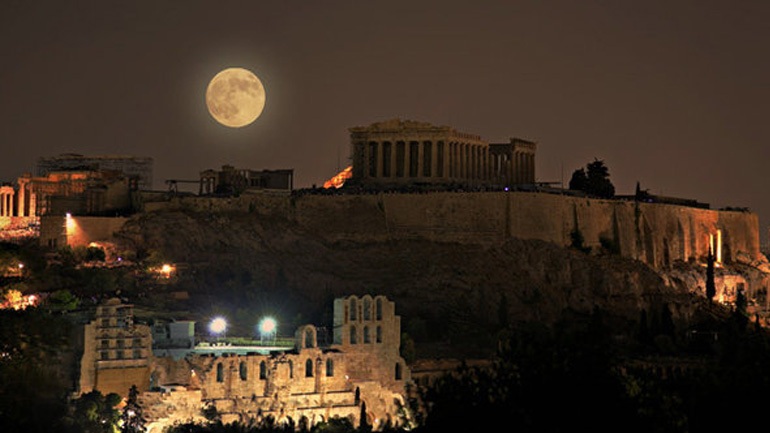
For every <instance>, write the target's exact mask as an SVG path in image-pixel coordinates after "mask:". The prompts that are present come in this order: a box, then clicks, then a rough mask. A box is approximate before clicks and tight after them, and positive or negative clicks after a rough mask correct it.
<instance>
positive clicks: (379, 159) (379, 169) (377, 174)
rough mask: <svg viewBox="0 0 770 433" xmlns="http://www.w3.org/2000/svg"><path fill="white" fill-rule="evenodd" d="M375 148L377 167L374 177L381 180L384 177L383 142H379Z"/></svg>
mask: <svg viewBox="0 0 770 433" xmlns="http://www.w3.org/2000/svg"><path fill="white" fill-rule="evenodd" d="M376 146H377V147H376V148H375V152H376V153H375V155H377V161H376V163H377V165H376V168H375V172H374V177H377V178H381V177H382V162H383V161H382V159H383V158H382V142H381V141H378V142H377V144H376Z"/></svg>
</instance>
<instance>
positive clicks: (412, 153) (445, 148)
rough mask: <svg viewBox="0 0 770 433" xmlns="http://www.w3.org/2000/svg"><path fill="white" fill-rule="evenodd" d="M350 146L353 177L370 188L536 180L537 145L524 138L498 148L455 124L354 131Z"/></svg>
mask: <svg viewBox="0 0 770 433" xmlns="http://www.w3.org/2000/svg"><path fill="white" fill-rule="evenodd" d="M350 143H351V155H352V159H353V179H354V180H355V181H357V182H359V183H360V184H362V185H365V186H377V185H408V184H411V183H426V184H434V185H437V184H461V185H470V186H498V187H506V186H513V185H521V184H533V183H534V182H535V151H536V148H537V144H536V143H535V142H532V141H528V140H523V139H520V138H512V139H511V140H510V142H509V143H498V144H495V143H489V142H487V141H485V140H483V139H482V138H481V137H480V136H478V135H475V134H469V133H465V132H460V131H457V130H455V129H453V128H450V127H449V126H435V125H431V124H429V123H424V122H415V121H410V120H400V119H393V120H389V121H385V122H378V123H373V124H371V125H369V126H363V127H360V126H359V127H353V128H350Z"/></svg>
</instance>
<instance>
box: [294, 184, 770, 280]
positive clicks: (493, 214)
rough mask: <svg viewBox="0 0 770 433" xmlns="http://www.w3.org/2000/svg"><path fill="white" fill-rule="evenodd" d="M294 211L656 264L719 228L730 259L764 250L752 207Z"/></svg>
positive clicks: (409, 203)
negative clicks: (579, 248)
mask: <svg viewBox="0 0 770 433" xmlns="http://www.w3.org/2000/svg"><path fill="white" fill-rule="evenodd" d="M293 201H294V205H293V206H292V209H293V212H292V213H291V214H290V215H289V217H290V218H292V219H293V220H294V221H295V222H297V223H298V224H299V225H301V226H302V227H304V228H307V229H309V230H311V231H313V232H315V233H321V234H323V235H324V236H326V237H328V238H330V239H331V240H344V239H349V240H386V239H410V238H418V239H428V240H433V241H438V242H461V243H498V242H502V241H504V240H505V239H507V238H509V237H516V238H521V239H539V240H544V241H548V242H553V243H556V244H558V245H563V246H570V245H573V243H574V242H575V237H576V236H580V237H582V240H583V246H585V247H590V248H600V247H604V248H609V249H616V250H617V252H619V253H620V254H622V255H623V256H626V257H632V258H636V259H639V260H642V261H644V262H646V263H648V264H650V265H653V266H654V267H656V268H662V267H665V266H668V265H670V264H671V263H673V262H674V261H676V260H683V261H688V260H697V259H702V258H703V257H705V256H706V254H707V252H708V248H709V235H713V236H716V235H717V232H718V231H721V236H722V244H723V253H724V259H725V261H727V262H729V261H730V260H734V259H735V258H736V257H737V255H738V254H745V255H748V256H749V257H751V258H757V257H759V256H760V252H759V221H758V218H757V215H756V214H754V213H750V212H740V211H718V210H709V209H700V208H693V207H685V206H677V205H669V204H653V203H641V202H634V201H620V200H602V199H592V198H578V197H571V196H562V195H557V194H545V193H529V192H475V193H456V192H435V193H430V194H372V195H339V196H313V195H308V196H302V197H297V198H295V199H294V200H293Z"/></svg>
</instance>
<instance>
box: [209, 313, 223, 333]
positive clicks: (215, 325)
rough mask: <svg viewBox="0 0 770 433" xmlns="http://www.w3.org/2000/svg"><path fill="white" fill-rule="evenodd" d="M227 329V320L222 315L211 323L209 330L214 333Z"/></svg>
mask: <svg viewBox="0 0 770 433" xmlns="http://www.w3.org/2000/svg"><path fill="white" fill-rule="evenodd" d="M225 330H227V321H225V319H224V318H222V317H217V318H215V319H214V320H212V321H211V323H210V324H209V331H211V332H213V333H214V334H221V333H223V332H225Z"/></svg>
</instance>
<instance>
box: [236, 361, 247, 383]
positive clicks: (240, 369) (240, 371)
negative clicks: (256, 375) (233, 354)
mask: <svg viewBox="0 0 770 433" xmlns="http://www.w3.org/2000/svg"><path fill="white" fill-rule="evenodd" d="M238 376H240V378H241V380H246V379H248V378H249V372H248V368H247V367H246V363H245V362H243V361H241V363H240V365H238Z"/></svg>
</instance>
